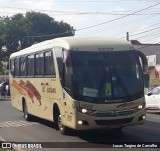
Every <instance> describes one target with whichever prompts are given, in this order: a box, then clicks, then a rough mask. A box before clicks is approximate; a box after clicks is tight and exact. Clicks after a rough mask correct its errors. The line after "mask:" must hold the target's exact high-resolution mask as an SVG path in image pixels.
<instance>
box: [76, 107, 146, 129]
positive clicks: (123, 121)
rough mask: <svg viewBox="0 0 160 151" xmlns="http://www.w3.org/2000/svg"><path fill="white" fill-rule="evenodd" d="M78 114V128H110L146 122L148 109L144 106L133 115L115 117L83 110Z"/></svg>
mask: <svg viewBox="0 0 160 151" xmlns="http://www.w3.org/2000/svg"><path fill="white" fill-rule="evenodd" d="M76 114H77V116H76V117H77V118H76V121H75V122H76V123H75V126H76V127H75V129H76V130H91V129H107V128H108V129H110V128H120V127H125V126H133V125H142V124H144V122H145V118H146V109H145V108H143V109H141V110H139V111H138V112H136V113H134V114H131V115H127V116H126V115H125V116H114V117H105V116H98V117H97V116H91V115H87V114H84V113H81V112H76Z"/></svg>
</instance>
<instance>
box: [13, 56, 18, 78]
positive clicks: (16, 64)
mask: <svg viewBox="0 0 160 151" xmlns="http://www.w3.org/2000/svg"><path fill="white" fill-rule="evenodd" d="M14 67H15V70H14V75H15V76H16V77H19V58H15V59H14Z"/></svg>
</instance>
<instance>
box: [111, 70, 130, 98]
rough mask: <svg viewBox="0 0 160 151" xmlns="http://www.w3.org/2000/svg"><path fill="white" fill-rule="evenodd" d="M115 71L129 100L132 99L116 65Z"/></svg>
mask: <svg viewBox="0 0 160 151" xmlns="http://www.w3.org/2000/svg"><path fill="white" fill-rule="evenodd" d="M114 72H115V76H116V78H117V80H118V83H119V84H120V85H121V86H122V88H123V91H124V93H125V95H126V96H127V98H128V99H129V100H131V101H132V98H131V97H130V93H129V91H128V89H127V88H126V86H125V84H124V82H123V81H122V79H121V78H120V76H119V74H118V72H117V70H116V68H115V67H114Z"/></svg>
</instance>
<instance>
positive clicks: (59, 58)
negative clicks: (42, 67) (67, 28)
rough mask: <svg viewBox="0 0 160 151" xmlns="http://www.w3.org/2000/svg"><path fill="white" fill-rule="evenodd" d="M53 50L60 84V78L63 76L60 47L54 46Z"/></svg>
mask: <svg viewBox="0 0 160 151" xmlns="http://www.w3.org/2000/svg"><path fill="white" fill-rule="evenodd" d="M54 52H55V55H56V59H57V65H58V71H59V77H60V81H61V84H62V78H63V53H62V48H61V47H55V48H54Z"/></svg>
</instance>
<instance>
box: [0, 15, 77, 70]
mask: <svg viewBox="0 0 160 151" xmlns="http://www.w3.org/2000/svg"><path fill="white" fill-rule="evenodd" d="M61 33H62V34H61ZM42 35H52V36H42ZM73 35H74V29H73V27H72V26H70V25H69V24H67V23H64V22H63V21H61V22H57V21H55V20H54V18H52V17H50V16H48V15H47V14H44V13H40V12H27V13H26V14H25V15H23V14H16V15H14V16H12V17H0V62H1V61H6V60H8V58H9V56H10V54H11V53H13V52H16V51H17V50H20V49H24V48H26V47H29V46H31V45H32V44H33V43H37V42H41V41H44V40H49V39H53V38H57V37H66V36H73ZM30 36H40V37H30ZM0 68H1V67H0ZM0 70H1V69H0Z"/></svg>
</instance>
